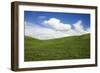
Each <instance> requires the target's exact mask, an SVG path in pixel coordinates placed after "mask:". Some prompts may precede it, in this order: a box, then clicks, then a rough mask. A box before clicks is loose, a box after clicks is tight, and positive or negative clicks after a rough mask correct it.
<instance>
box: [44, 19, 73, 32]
mask: <svg viewBox="0 0 100 73" xmlns="http://www.w3.org/2000/svg"><path fill="white" fill-rule="evenodd" d="M43 23H44V25H45V26H48V27H51V28H53V29H55V30H60V31H68V30H70V29H71V25H70V24H64V23H62V22H61V21H60V20H59V19H57V18H50V19H49V20H45V21H44V22H43Z"/></svg>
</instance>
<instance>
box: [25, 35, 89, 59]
mask: <svg viewBox="0 0 100 73" xmlns="http://www.w3.org/2000/svg"><path fill="white" fill-rule="evenodd" d="M24 45H25V46H24V47H25V53H24V58H25V61H40V60H62V59H84V58H89V57H90V34H85V35H81V36H71V37H65V38H60V39H52V40H37V39H34V38H31V37H27V36H25V43H24Z"/></svg>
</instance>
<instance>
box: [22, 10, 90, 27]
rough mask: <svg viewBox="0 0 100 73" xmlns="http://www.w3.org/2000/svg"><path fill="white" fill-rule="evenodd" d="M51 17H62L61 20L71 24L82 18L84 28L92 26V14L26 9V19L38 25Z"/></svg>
mask: <svg viewBox="0 0 100 73" xmlns="http://www.w3.org/2000/svg"><path fill="white" fill-rule="evenodd" d="M50 18H57V19H60V20H61V22H63V23H66V24H70V25H72V24H74V23H75V22H77V21H78V20H82V25H83V26H84V29H85V28H89V27H90V14H79V13H61V12H60V13H58V12H39V11H24V21H27V22H30V23H34V24H37V25H42V24H41V23H42V22H43V21H44V20H48V19H50Z"/></svg>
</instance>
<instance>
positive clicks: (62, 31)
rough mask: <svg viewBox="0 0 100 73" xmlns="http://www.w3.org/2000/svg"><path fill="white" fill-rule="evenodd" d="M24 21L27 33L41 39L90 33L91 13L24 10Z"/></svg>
mask: <svg viewBox="0 0 100 73" xmlns="http://www.w3.org/2000/svg"><path fill="white" fill-rule="evenodd" d="M24 22H25V35H26V36H30V37H33V38H37V39H41V40H47V39H54V38H62V37H67V36H79V35H83V34H87V33H90V14H79V13H62V12H41V11H24ZM32 25H33V26H32Z"/></svg>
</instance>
